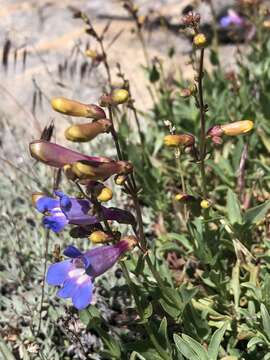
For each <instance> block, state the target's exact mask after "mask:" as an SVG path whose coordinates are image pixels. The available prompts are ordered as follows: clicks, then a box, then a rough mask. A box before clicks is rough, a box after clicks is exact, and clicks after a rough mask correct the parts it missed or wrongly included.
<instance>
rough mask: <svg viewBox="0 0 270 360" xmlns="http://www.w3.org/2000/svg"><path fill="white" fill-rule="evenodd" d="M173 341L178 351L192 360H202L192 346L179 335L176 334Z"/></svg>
mask: <svg viewBox="0 0 270 360" xmlns="http://www.w3.org/2000/svg"><path fill="white" fill-rule="evenodd" d="M173 339H174V342H175V345H176V347H177V349H178V351H179V352H180V353H181V354H182V355H184V356H185V357H186V358H188V359H190V360H201V359H200V358H199V356H197V355H196V353H195V352H194V350H193V348H192V346H191V345H189V344H188V343H187V342H186V341H184V340H183V339H182V338H181V337H180V336H179V335H177V334H174V335H173Z"/></svg>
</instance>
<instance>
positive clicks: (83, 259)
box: [46, 237, 134, 310]
mask: <svg viewBox="0 0 270 360" xmlns="http://www.w3.org/2000/svg"><path fill="white" fill-rule="evenodd" d="M133 246H134V238H133V237H126V238H125V239H123V240H121V241H119V242H118V243H117V244H114V245H109V246H107V245H105V246H99V247H95V248H93V249H91V250H89V251H87V252H85V253H82V252H81V251H80V250H78V249H77V248H76V247H75V246H73V245H70V246H68V247H67V248H66V249H65V251H64V255H66V256H67V257H69V258H70V259H68V260H64V261H60V262H58V263H55V264H52V265H50V267H49V269H48V272H47V277H46V281H47V283H48V284H49V285H54V286H61V287H60V289H59V290H58V292H57V296H59V297H61V298H64V299H66V298H71V299H72V303H73V305H74V306H75V307H76V308H77V309H78V310H82V309H85V308H86V307H87V306H88V305H89V304H90V303H91V300H92V294H93V282H94V279H95V278H96V277H97V276H99V275H101V274H103V273H104V272H105V271H107V270H108V269H109V268H111V267H112V266H113V265H114V264H115V263H116V261H117V260H118V259H119V257H120V256H121V255H122V254H123V253H124V252H125V251H127V250H129V249H131V248H132V247H133Z"/></svg>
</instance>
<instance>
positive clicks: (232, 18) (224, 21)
mask: <svg viewBox="0 0 270 360" xmlns="http://www.w3.org/2000/svg"><path fill="white" fill-rule="evenodd" d="M219 23H220V26H221V27H224V28H226V27H228V26H231V25H234V26H241V25H243V23H244V20H243V18H242V17H241V16H240V15H238V14H237V12H236V11H234V10H233V9H229V10H228V15H226V16H223V17H222V18H221V19H220V20H219Z"/></svg>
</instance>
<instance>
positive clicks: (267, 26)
mask: <svg viewBox="0 0 270 360" xmlns="http://www.w3.org/2000/svg"><path fill="white" fill-rule="evenodd" d="M263 28H264V29H267V30H268V29H270V20H264V22H263Z"/></svg>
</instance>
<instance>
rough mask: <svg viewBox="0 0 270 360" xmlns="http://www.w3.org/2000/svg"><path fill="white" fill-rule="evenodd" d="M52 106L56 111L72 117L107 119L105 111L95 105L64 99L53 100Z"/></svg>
mask: <svg viewBox="0 0 270 360" xmlns="http://www.w3.org/2000/svg"><path fill="white" fill-rule="evenodd" d="M51 106H52V108H53V109H54V110H55V111H58V112H60V113H61V114H65V115H70V116H80V117H85V118H92V119H95V120H98V119H102V118H105V117H106V114H105V112H104V110H103V109H101V108H100V107H99V106H97V105H94V104H89V105H88V104H82V103H80V102H79V101H75V100H70V99H67V98H64V97H56V98H52V100H51Z"/></svg>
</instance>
